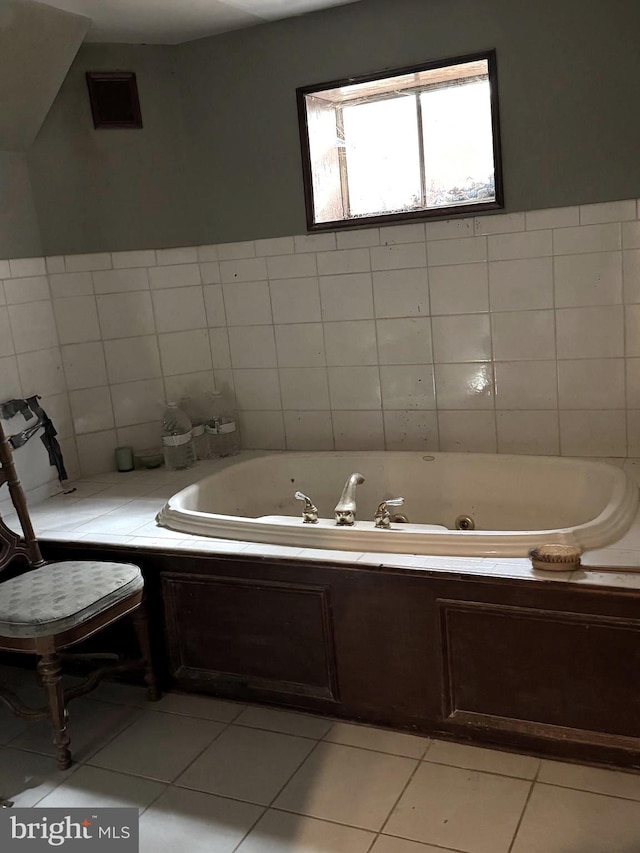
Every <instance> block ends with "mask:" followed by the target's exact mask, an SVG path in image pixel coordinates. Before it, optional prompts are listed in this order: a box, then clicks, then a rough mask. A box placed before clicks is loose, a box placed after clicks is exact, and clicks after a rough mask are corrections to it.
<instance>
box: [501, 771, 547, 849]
mask: <svg viewBox="0 0 640 853" xmlns="http://www.w3.org/2000/svg"><path fill="white" fill-rule="evenodd" d="M541 769H542V760H541V759H540V760H538V769H537V770H536V774H535V776H534V777H533V779H532V780H531V785H530V786H529V791H528V793H527V798H526V800H525V802H524V806H523V807H522V812H521V813H520V819H519V820H518V823H517V825H516V828H515V831H514V833H513V838H512V839H511V844H510V845H509V850H508V851H507V853H512V851H513V846H514V844H515V843H516V839H517V837H518V833H519V832H520V827H521V826H522V821H523V820H524V816H525V814H526V811H527V808H528V806H529V801H530V800H531V796H532V794H533V789H534V788H535V786H536V782H537V780H538V776H539V775H540V770H541Z"/></svg>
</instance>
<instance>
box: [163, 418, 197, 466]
mask: <svg viewBox="0 0 640 853" xmlns="http://www.w3.org/2000/svg"><path fill="white" fill-rule="evenodd" d="M162 450H163V453H164V464H165V465H166V467H167V468H168V469H169V470H170V471H180V470H182V469H183V468H191V467H193V465H195V462H196V454H195V451H194V449H193V438H192V437H191V421H190V420H189V417H188V416H187V415H186V414H185V413H184V412H183V411H182V409H180V408H178V406H176V404H175V403H172V402H168V403H167V407H166V409H165V410H164V415H163V416H162Z"/></svg>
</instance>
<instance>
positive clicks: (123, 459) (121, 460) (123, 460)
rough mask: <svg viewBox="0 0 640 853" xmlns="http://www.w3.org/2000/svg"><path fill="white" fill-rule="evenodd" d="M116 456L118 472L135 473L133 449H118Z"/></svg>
mask: <svg viewBox="0 0 640 853" xmlns="http://www.w3.org/2000/svg"><path fill="white" fill-rule="evenodd" d="M115 455H116V468H117V469H118V471H122V472H125V471H133V447H116V450H115Z"/></svg>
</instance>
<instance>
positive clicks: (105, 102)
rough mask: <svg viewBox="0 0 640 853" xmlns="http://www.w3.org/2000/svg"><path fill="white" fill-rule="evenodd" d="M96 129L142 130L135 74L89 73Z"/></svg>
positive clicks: (88, 81) (92, 111) (88, 79)
mask: <svg viewBox="0 0 640 853" xmlns="http://www.w3.org/2000/svg"><path fill="white" fill-rule="evenodd" d="M87 86H88V87H89V101H90V102H91V114H92V116H93V126H94V127H95V128H109V127H113V128H118V127H119V128H127V127H130V128H140V127H142V115H141V113H140V100H139V98H138V85H137V83H136V75H135V74H134V72H133V71H87Z"/></svg>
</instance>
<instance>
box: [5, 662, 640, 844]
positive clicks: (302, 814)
mask: <svg viewBox="0 0 640 853" xmlns="http://www.w3.org/2000/svg"><path fill="white" fill-rule="evenodd" d="M0 680H4V681H11V682H13V683H16V684H18V685H21V684H22V683H23V681H24V674H23V673H21V672H19V671H17V670H9V669H3V670H2V671H0ZM71 712H72V723H71V735H72V739H73V746H74V749H75V757H76V758H77V764H75V765H74V767H73V768H72V769H71V770H69V771H67V772H65V773H60V772H58V771H57V770H56V769H55V763H54V761H53V759H52V757H51V756H52V748H51V745H50V737H49V730H48V727H47V726H46V725H45V724H42V725H40V724H29V725H27V724H24V723H21V722H19V721H17V720H16V719H15V718H13V717H10V716H9V715H8V714H6V713H5V712H4V711H0V795H2V796H5V797H8V798H11V799H13V800H14V801H15V803H16V805H18V806H35V805H36V804H37V805H39V806H58V807H74V806H79V807H83V806H123V805H126V806H136V807H137V808H138V809H139V810H140V813H141V821H140V833H141V845H140V849H141V853H182V851H185V850H186V851H188V853H234V851H237V853H638V851H640V775H635V774H633V773H625V772H617V771H611V770H603V769H598V768H594V767H584V766H578V765H571V764H565V763H562V762H556V761H545V760H539V759H537V758H533V757H531V756H528V755H516V754H512V753H505V752H500V751H497V750H490V749H483V748H478V747H471V746H467V745H462V744H457V743H447V742H443V741H437V740H429V739H428V738H422V737H417V736H414V735H409V734H400V733H396V732H390V731H385V730H381V729H374V728H368V727H363V726H357V725H351V724H348V723H343V722H335V721H332V720H328V719H325V718H320V717H313V716H310V715H306V714H297V713H289V712H285V711H277V710H272V709H268V708H262V707H257V706H244V705H240V704H235V703H232V702H224V701H220V700H216V699H210V698H207V697H202V696H194V695H181V694H170V695H167V696H164V697H163V699H162V700H161V701H160V702H158V703H155V704H153V705H151V704H148V703H147V702H146V699H145V694H144V691H143V690H142V689H140V688H136V687H128V686H124V685H118V684H106V685H101V686H100V688H99V689H98V690H97V691H96V692H95V693H93V694H92V698H85V699H80V700H78V701H76V702H75V703H73V704H72V706H71Z"/></svg>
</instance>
